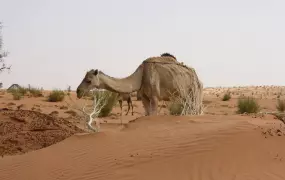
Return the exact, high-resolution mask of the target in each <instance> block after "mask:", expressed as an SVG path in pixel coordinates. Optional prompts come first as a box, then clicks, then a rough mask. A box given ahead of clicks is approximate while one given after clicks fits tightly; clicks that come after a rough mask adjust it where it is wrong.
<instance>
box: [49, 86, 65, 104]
mask: <svg viewBox="0 0 285 180" xmlns="http://www.w3.org/2000/svg"><path fill="white" fill-rule="evenodd" d="M64 96H65V94H64V91H62V90H57V89H55V90H53V91H52V92H51V93H50V94H49V96H48V99H47V100H48V101H49V102H59V101H63V99H64Z"/></svg>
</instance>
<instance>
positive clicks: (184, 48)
mask: <svg viewBox="0 0 285 180" xmlns="http://www.w3.org/2000/svg"><path fill="white" fill-rule="evenodd" d="M0 4H1V11H0V22H2V23H3V26H4V27H3V29H2V35H3V41H4V50H7V51H9V53H10V54H9V56H8V57H7V58H6V59H5V61H6V63H7V64H8V65H9V64H11V65H12V69H11V73H7V72H6V71H5V72H3V73H1V79H0V81H1V82H3V85H4V88H7V87H9V86H10V85H11V84H14V83H16V84H20V85H24V86H27V85H28V84H30V85H32V86H34V87H39V88H40V87H43V88H44V89H54V88H60V89H66V88H67V86H68V85H70V86H71V87H72V89H73V90H74V89H75V88H76V87H77V86H78V85H79V83H80V82H81V80H82V78H83V77H84V75H85V73H86V71H87V70H90V69H99V70H101V71H103V72H104V73H106V74H108V75H110V76H113V77H118V78H120V77H126V76H128V75H130V74H131V73H132V72H134V71H135V69H136V68H137V67H138V65H139V64H140V63H141V62H142V61H143V60H145V59H146V58H148V57H151V56H159V55H160V54H162V53H164V52H168V53H171V54H173V55H174V56H176V58H177V60H178V61H181V62H184V63H185V64H187V65H188V66H191V67H193V68H195V69H196V72H197V74H198V76H199V78H200V79H201V81H202V82H203V84H204V87H209V86H211V87H213V86H246V85H285V82H284V80H283V71H284V65H285V61H284V60H285V51H284V48H285V33H284V32H285V24H284V23H282V22H283V21H282V20H284V18H285V11H284V8H285V1H281V0H278V1H277V0H271V1H265V0H259V1H258V0H247V1H245V0H240V1H226V0H216V1H211V0H201V1H192V0H188V1H186V0H177V1H162V0H157V1H150V0H144V1H134V0H133V1H131V0H122V1H114V0H112V1H111V0H105V1H99V0H95V1H94V0H93V1H91V0H84V1H80V3H79V1H74V0H69V1H67V0H62V1H55V0H26V1H20V0H9V1H8V0H0Z"/></svg>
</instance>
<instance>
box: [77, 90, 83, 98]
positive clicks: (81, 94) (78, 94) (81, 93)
mask: <svg viewBox="0 0 285 180" xmlns="http://www.w3.org/2000/svg"><path fill="white" fill-rule="evenodd" d="M76 95H77V98H78V99H81V98H82V96H83V92H82V91H80V90H79V89H77V91H76Z"/></svg>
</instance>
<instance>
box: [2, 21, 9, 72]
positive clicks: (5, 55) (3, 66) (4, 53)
mask: <svg viewBox="0 0 285 180" xmlns="http://www.w3.org/2000/svg"><path fill="white" fill-rule="evenodd" d="M2 27H3V26H2V23H1V22H0V63H1V65H0V73H1V72H3V71H5V70H10V69H11V65H7V64H6V63H5V57H7V56H8V52H7V51H4V50H3V37H2Z"/></svg>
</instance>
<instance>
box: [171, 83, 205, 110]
mask: <svg viewBox="0 0 285 180" xmlns="http://www.w3.org/2000/svg"><path fill="white" fill-rule="evenodd" d="M179 79H180V81H179ZM174 83H175V84H174V85H175V86H176V87H177V89H176V92H175V93H170V94H171V95H170V102H169V103H168V109H169V112H170V114H171V115H200V114H202V113H203V84H202V82H201V81H199V80H198V79H196V78H193V84H192V86H191V87H188V88H185V86H184V85H183V84H184V83H185V82H183V78H178V80H177V81H175V82H174Z"/></svg>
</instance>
